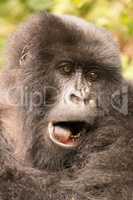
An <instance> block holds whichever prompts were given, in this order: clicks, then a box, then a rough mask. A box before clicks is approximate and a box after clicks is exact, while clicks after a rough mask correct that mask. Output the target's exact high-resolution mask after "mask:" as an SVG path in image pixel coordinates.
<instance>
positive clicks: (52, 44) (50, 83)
mask: <svg viewBox="0 0 133 200" xmlns="http://www.w3.org/2000/svg"><path fill="white" fill-rule="evenodd" d="M36 22H37V23H36ZM25 27H26V28H25V34H23V36H24V39H23V40H22V41H18V43H20V44H16V51H17V48H18V47H17V45H18V46H19V45H21V46H23V47H22V48H20V47H19V48H18V55H19V56H18V58H17V59H16V60H15V62H16V63H17V62H18V63H19V65H20V68H22V70H23V77H24V80H23V82H24V85H25V86H27V87H28V89H29V91H30V92H32V93H33V94H35V93H38V92H39V93H40V94H41V97H43V98H42V99H43V101H40V99H39V104H38V99H37V98H36V97H35V95H33V97H34V98H33V99H32V101H33V102H34V106H33V107H32V110H30V109H29V108H27V109H26V112H27V113H28V114H27V116H28V117H29V118H30V120H31V119H32V120H31V121H32V123H30V125H29V124H28V128H29V129H28V131H29V130H30V132H31V134H32V137H33V141H32V147H30V154H31V156H32V160H33V164H34V166H36V167H38V168H46V167H48V168H55V169H58V168H60V167H61V166H63V167H65V164H66V163H67V162H69V163H71V165H72V163H73V159H74V156H75V154H76V153H77V151H78V149H79V147H80V148H81V146H82V141H83V140H86V138H87V137H88V135H89V134H90V132H92V130H93V129H95V128H96V126H97V121H98V120H99V119H100V118H101V117H103V116H105V115H109V114H110V112H112V106H111V96H112V94H113V93H114V92H115V91H116V90H117V89H118V88H119V87H120V84H121V74H120V65H121V64H120V59H119V52H118V49H117V47H116V45H115V43H114V42H113V41H112V38H111V36H110V34H109V33H107V32H106V31H104V30H100V29H97V28H96V27H94V26H93V25H91V24H88V23H86V22H84V21H82V20H81V19H77V18H74V17H68V16H64V17H58V16H54V15H41V16H39V17H38V18H37V19H32V24H31V22H29V23H28V24H27V26H25ZM27 33H30V36H29V34H27ZM17 36H18V34H16V36H15V37H17ZM23 43H24V44H23ZM22 44H23V45H22ZM20 50H21V51H20ZM12 54H13V52H12ZM13 65H14V63H11V64H10V67H11V68H12V66H13ZM44 91H45V92H44ZM39 97H40V95H39ZM44 99H45V101H44ZM35 102H36V103H37V104H36V103H35ZM36 105H37V106H36ZM29 110H30V111H29ZM27 121H28V120H27Z"/></svg>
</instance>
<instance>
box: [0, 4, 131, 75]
mask: <svg viewBox="0 0 133 200" xmlns="http://www.w3.org/2000/svg"><path fill="white" fill-rule="evenodd" d="M40 10H47V11H48V12H52V13H60V14H64V13H65V14H72V15H76V16H80V17H82V18H84V19H86V20H88V21H91V22H93V23H95V24H96V25H97V26H100V27H105V28H107V29H109V30H110V31H111V32H112V33H113V34H114V37H115V38H116V39H117V40H118V41H119V44H120V49H121V55H122V62H123V73H124V76H125V77H127V78H133V0H0V68H3V67H4V66H5V53H4V51H5V46H6V43H7V38H8V37H9V36H10V34H11V33H12V32H13V31H15V30H16V28H17V25H18V24H20V22H22V21H25V20H26V19H27V18H28V16H30V15H32V14H34V13H36V12H38V11H40Z"/></svg>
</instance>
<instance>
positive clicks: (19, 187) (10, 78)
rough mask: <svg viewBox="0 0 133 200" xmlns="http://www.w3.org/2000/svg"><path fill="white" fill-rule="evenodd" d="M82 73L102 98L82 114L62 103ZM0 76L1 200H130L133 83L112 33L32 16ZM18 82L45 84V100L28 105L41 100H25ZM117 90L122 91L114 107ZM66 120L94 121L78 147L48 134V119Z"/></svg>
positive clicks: (33, 86) (37, 88)
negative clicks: (68, 66) (93, 77)
mask: <svg viewBox="0 0 133 200" xmlns="http://www.w3.org/2000/svg"><path fill="white" fill-rule="evenodd" d="M75 20H77V21H76V22H75ZM77 22H79V24H78V23H77ZM75 24H77V25H75ZM62 60H63V61H64V60H65V61H66V60H72V62H73V63H74V64H75V66H76V67H75V71H74V73H72V75H71V76H65V75H63V74H62V73H61V71H60V70H59V69H58V63H60V62H61V61H62ZM91 68H92V69H97V70H98V71H99V73H100V78H99V79H98V80H97V81H95V82H92V83H91V84H90V80H89V81H88V80H87V76H86V71H87V70H90V69H91ZM79 73H80V74H81V75H82V78H81V79H80V87H81V88H82V87H84V86H86V87H87V88H89V91H90V93H89V95H90V97H89V98H91V99H92V100H95V101H96V102H97V98H98V101H99V104H98V105H99V106H98V105H95V106H94V107H91V108H90V107H89V104H87V105H86V107H85V110H83V112H81V111H80V112H79V111H77V110H78V108H79V107H80V105H79V106H77V107H76V109H74V110H73V109H72V104H71V105H69V103H70V102H69V100H68V101H67V102H66V103H64V101H62V97H64V96H65V95H66V96H65V97H66V98H67V95H68V96H69V94H68V93H69V92H70V88H74V87H75V85H76V83H77V81H78V80H79V77H78V74H79ZM0 80H1V83H0V91H1V94H0V95H1V96H0V200H10V199H12V200H29V199H31V200H56V199H57V200H87V199H88V200H125V199H126V200H131V199H132V198H133V134H132V133H133V105H132V101H133V89H132V85H131V83H129V82H127V81H126V80H124V78H123V77H122V75H121V62H120V58H119V51H118V48H117V45H116V44H115V42H114V41H113V39H112V37H111V36H110V34H109V33H108V32H107V31H105V30H100V29H97V28H96V27H94V26H93V25H90V24H86V23H85V22H82V21H80V19H73V17H72V18H71V17H69V18H68V17H67V18H65V19H64V17H57V16H54V15H49V14H46V13H45V14H40V15H38V16H35V17H33V18H32V19H31V20H30V22H28V23H27V24H26V25H25V26H23V27H22V28H20V30H19V31H18V32H17V33H15V34H14V36H13V37H12V38H11V42H10V44H9V63H8V67H7V69H6V70H5V71H4V72H3V73H2V74H1V77H0ZM21 87H23V88H25V87H26V90H24V92H25V93H26V92H27V93H28V94H29V93H30V94H34V93H35V92H39V93H40V94H43V91H44V88H47V89H46V90H45V95H42V96H43V98H45V104H42V102H44V101H42V102H41V103H40V104H37V106H35V104H34V105H32V106H31V104H30V103H31V101H32V102H34V103H37V101H38V99H37V98H35V96H34V95H31V97H32V98H31V99H28V101H27V103H25V102H23V104H22V102H21V94H20V93H21V89H20V88H21ZM123 88H126V89H125V90H124V92H123V93H120V92H119V91H123ZM7 91H10V92H9V93H8V94H9V96H8V99H10V101H11V102H12V103H13V104H10V102H9V101H8V99H7V96H6V94H7V93H6V92H7ZM117 91H118V92H117ZM67 92H68V93H67ZM113 94H118V99H117V100H116V101H117V102H116V104H115V103H114V104H113V105H115V106H112V104H111V98H112V95H113ZM125 97H126V98H125ZM121 98H122V100H123V99H124V100H123V103H122V105H123V104H124V103H125V104H124V105H125V106H127V107H123V109H122V107H121V103H120V99H121ZM113 100H114V99H113ZM127 100H128V101H127ZM14 102H17V105H16V104H14ZM20 102H21V103H20ZM119 103H120V107H119V106H117V105H119ZM62 118H63V119H75V118H76V119H77V118H78V119H84V120H86V121H87V122H88V123H90V124H91V128H90V129H89V130H88V132H87V133H86V134H83V135H81V138H80V144H79V146H78V147H77V148H75V149H62V148H61V147H58V146H56V145H55V144H53V143H51V141H50V140H48V130H47V126H48V122H49V121H51V120H55V119H56V120H57V121H58V120H62Z"/></svg>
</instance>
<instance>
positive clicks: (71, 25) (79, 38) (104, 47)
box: [33, 16, 120, 65]
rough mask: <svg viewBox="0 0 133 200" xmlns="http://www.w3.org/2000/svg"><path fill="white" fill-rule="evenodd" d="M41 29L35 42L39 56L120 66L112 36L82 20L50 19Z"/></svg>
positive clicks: (55, 17)
mask: <svg viewBox="0 0 133 200" xmlns="http://www.w3.org/2000/svg"><path fill="white" fill-rule="evenodd" d="M44 22H45V23H44ZM41 27H42V28H41V30H40V34H38V36H37V37H36V38H35V39H36V40H37V41H35V42H34V44H36V45H35V46H34V48H35V51H34V52H36V53H37V52H38V53H40V54H42V55H43V54H45V53H46V52H49V53H50V54H53V55H56V57H60V58H61V57H62V58H63V57H65V58H66V59H67V57H68V58H70V59H71V58H72V59H76V60H81V61H86V62H88V61H91V62H94V61H97V62H105V63H110V64H111V65H112V64H113V65H114V64H115V65H118V64H120V63H119V52H118V49H117V47H116V45H115V43H114V41H113V39H112V37H111V36H110V34H109V33H108V32H106V31H104V30H102V29H98V28H96V27H95V26H94V25H92V24H89V23H87V22H85V21H84V20H82V19H79V18H76V17H70V16H61V17H59V16H49V17H48V19H47V20H46V21H42V26H41ZM34 48H33V49H34Z"/></svg>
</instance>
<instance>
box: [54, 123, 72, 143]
mask: <svg viewBox="0 0 133 200" xmlns="http://www.w3.org/2000/svg"><path fill="white" fill-rule="evenodd" d="M54 136H55V138H56V139H57V140H59V141H60V142H62V143H64V144H68V143H72V139H70V136H71V132H70V131H69V130H67V129H64V128H61V127H59V126H55V127H54Z"/></svg>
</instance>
